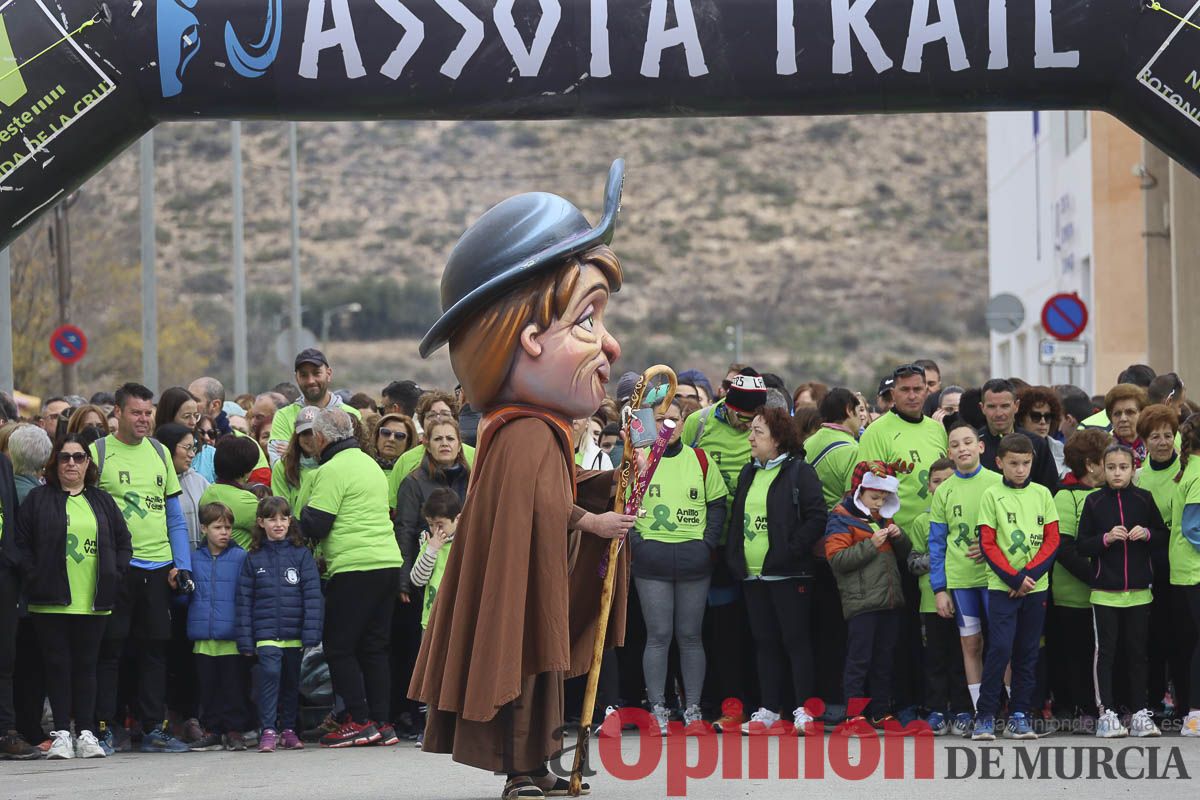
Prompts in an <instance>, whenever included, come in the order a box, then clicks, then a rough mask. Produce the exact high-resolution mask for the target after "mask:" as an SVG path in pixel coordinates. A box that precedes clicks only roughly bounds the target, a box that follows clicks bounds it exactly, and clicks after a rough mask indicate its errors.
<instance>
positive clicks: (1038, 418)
mask: <svg viewBox="0 0 1200 800" xmlns="http://www.w3.org/2000/svg"><path fill="white" fill-rule="evenodd" d="M1029 421H1030V422H1053V421H1054V415H1053V414H1051V413H1050V412H1049V411H1045V412H1042V411H1030V412H1029Z"/></svg>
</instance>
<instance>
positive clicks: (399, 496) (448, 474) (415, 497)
mask: <svg viewBox="0 0 1200 800" xmlns="http://www.w3.org/2000/svg"><path fill="white" fill-rule="evenodd" d="M470 479H471V471H470V470H469V469H467V468H465V467H463V466H458V467H455V468H452V469H449V470H440V469H439V470H435V471H434V475H433V477H430V475H429V454H428V453H426V454H425V456H424V458H422V459H421V463H420V464H418V465H417V468H416V469H414V470H413V471H412V472H410V473H408V477H406V478H405V479H404V480H403V481H401V482H400V488H399V489H398V490H397V491H396V520H395V522H394V523H393V527H394V529H395V531H396V543H397V544H398V545H400V554H401V555H402V556H404V566H403V567H402V568H401V569H400V591H402V592H405V593H408V592H411V591H413V585H412V580H411V579H410V578H409V574H410V573H411V571H412V565H413V564H415V563H417V558H418V557H419V556H420V555H421V554H420V552H418V546H417V545H418V541H419V539H420V536H421V531H422V530H424V529H425V518H424V517H422V516H421V506H423V505H425V501H426V500H428V499H429V495H431V494H433V491H434V490H435V489H450V490H451V491H453V492H454V493H455V494H457V495H458V499H459V500H465V499H466V497H467V483H468V482H469V481H470Z"/></svg>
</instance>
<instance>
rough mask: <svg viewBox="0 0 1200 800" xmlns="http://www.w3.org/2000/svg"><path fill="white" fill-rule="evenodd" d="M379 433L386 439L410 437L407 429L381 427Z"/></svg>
mask: <svg viewBox="0 0 1200 800" xmlns="http://www.w3.org/2000/svg"><path fill="white" fill-rule="evenodd" d="M379 435H380V436H382V437H383V438H385V439H400V440H401V441H403V440H404V439H407V438H408V433H407V432H406V431H394V430H392V429H391V428H380V429H379Z"/></svg>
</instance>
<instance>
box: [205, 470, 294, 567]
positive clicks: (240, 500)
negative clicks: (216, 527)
mask: <svg viewBox="0 0 1200 800" xmlns="http://www.w3.org/2000/svg"><path fill="white" fill-rule="evenodd" d="M207 503H221V504H222V505H224V506H226V507H228V508H229V510H230V511H232V512H233V540H234V541H235V542H237V543H238V547H240V548H242V549H243V550H247V551H249V549H250V541H251V536H250V532H251V531H252V530H254V526H255V524H256V523H257V519H258V498H257V497H255V496H254V493H253V492H248V491H246V490H245V489H239V488H238V487H236V486H230V485H229V484H227V483H210V484H209V485H208V488H207V489H205V490H204V494H202V495H200V505H201V506H204V505H206V504H207ZM292 513H293V514H295V512H294V511H293V512H292Z"/></svg>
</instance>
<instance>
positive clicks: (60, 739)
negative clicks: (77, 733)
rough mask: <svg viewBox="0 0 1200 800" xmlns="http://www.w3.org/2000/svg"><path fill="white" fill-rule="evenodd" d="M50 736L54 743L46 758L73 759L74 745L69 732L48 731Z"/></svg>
mask: <svg viewBox="0 0 1200 800" xmlns="http://www.w3.org/2000/svg"><path fill="white" fill-rule="evenodd" d="M50 736H51V737H52V738H53V739H54V742H53V743H52V744H51V745H50V752H48V753H46V758H56V759H57V758H74V757H75V745H74V743H73V742H72V741H71V732H70V731H50Z"/></svg>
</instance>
